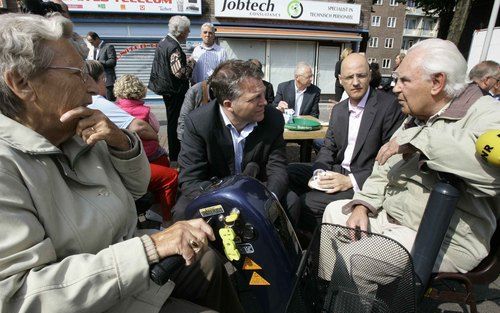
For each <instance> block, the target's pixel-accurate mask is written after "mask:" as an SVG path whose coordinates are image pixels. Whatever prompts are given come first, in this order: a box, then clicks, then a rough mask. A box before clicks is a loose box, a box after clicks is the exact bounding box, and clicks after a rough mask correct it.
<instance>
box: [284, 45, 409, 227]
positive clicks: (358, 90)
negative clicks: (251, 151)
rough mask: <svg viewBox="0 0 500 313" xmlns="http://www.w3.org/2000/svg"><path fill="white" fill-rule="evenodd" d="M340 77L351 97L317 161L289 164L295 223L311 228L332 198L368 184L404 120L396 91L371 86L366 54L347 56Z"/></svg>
mask: <svg viewBox="0 0 500 313" xmlns="http://www.w3.org/2000/svg"><path fill="white" fill-rule="evenodd" d="M339 77H340V80H341V83H342V85H343V86H344V89H345V91H346V92H347V94H348V95H349V98H348V99H346V100H344V101H342V102H340V103H338V104H337V105H336V106H334V107H333V109H332V113H331V116H330V124H329V126H328V131H327V133H326V138H325V145H324V146H323V147H322V148H321V150H320V152H319V154H318V157H317V158H316V162H315V163H314V164H312V165H311V164H301V163H295V164H290V166H289V167H288V175H289V177H290V190H291V191H290V192H289V194H288V196H287V205H288V209H289V213H290V214H291V216H292V219H293V220H294V221H295V222H297V221H299V219H300V222H301V223H300V224H302V227H303V228H305V229H309V228H313V227H314V226H315V223H316V221H319V222H321V217H322V215H323V212H324V210H325V207H326V206H327V205H328V204H329V203H330V202H332V201H335V200H339V199H351V198H352V196H353V195H354V192H356V191H359V190H360V189H361V188H362V187H363V183H364V182H365V180H366V179H367V178H368V176H370V173H371V171H372V168H373V164H374V161H375V157H376V156H377V152H378V150H379V148H380V147H381V146H382V145H383V144H385V143H386V142H387V141H389V139H390V138H391V136H392V134H393V133H394V131H396V129H397V128H398V127H399V126H400V125H401V123H402V121H403V118H404V116H403V113H402V112H401V107H400V106H399V104H398V102H397V101H396V98H395V97H394V95H393V94H388V93H385V92H383V91H378V90H375V89H371V88H370V86H369V84H370V68H369V65H368V62H367V60H366V58H365V56H363V55H361V54H357V53H354V54H350V55H349V56H347V57H346V58H345V59H344V61H343V62H342V66H341V74H340V76H339ZM299 197H300V199H299ZM299 226H300V225H299Z"/></svg>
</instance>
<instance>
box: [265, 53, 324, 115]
mask: <svg viewBox="0 0 500 313" xmlns="http://www.w3.org/2000/svg"><path fill="white" fill-rule="evenodd" d="M294 76H295V77H294V79H292V80H289V81H287V82H283V83H281V84H279V85H278V90H277V91H276V97H275V98H274V103H273V105H274V106H275V107H276V108H277V109H278V110H280V111H281V112H283V113H284V112H285V110H286V109H293V110H294V115H295V116H298V115H312V116H314V117H316V118H318V117H319V96H320V94H321V89H319V88H318V87H317V86H316V85H313V83H312V81H313V77H314V75H313V71H312V68H311V66H310V65H309V64H307V63H305V62H299V63H298V64H297V66H296V67H295V75H294Z"/></svg>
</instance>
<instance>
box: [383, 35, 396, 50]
mask: <svg viewBox="0 0 500 313" xmlns="http://www.w3.org/2000/svg"><path fill="white" fill-rule="evenodd" d="M388 42H389V43H390V45H389V46H390V47H388V45H387V43H388ZM384 48H386V49H392V48H394V38H392V37H388V38H385V40H384Z"/></svg>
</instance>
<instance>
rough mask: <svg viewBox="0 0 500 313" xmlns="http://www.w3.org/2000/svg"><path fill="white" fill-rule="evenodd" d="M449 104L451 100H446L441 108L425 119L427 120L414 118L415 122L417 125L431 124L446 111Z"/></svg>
mask: <svg viewBox="0 0 500 313" xmlns="http://www.w3.org/2000/svg"><path fill="white" fill-rule="evenodd" d="M450 104H451V101H448V103H446V104H445V105H444V107H442V108H441V110H439V111H438V112H437V113H436V114H434V115H433V116H431V117H429V118H428V119H427V122H424V121H421V120H419V119H418V118H415V124H416V125H417V126H430V125H432V124H433V123H434V121H435V120H437V119H438V118H439V117H440V116H441V114H443V113H444V111H446V109H448V107H449V106H450Z"/></svg>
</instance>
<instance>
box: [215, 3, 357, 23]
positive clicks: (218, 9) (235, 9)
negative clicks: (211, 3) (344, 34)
mask: <svg viewBox="0 0 500 313" xmlns="http://www.w3.org/2000/svg"><path fill="white" fill-rule="evenodd" d="M360 15H361V5H359V4H349V3H332V2H320V1H308V0H302V1H300V0H215V16H216V17H238V18H252V19H255V18H262V19H280V20H300V21H313V22H329V23H342V24H359V19H360Z"/></svg>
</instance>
